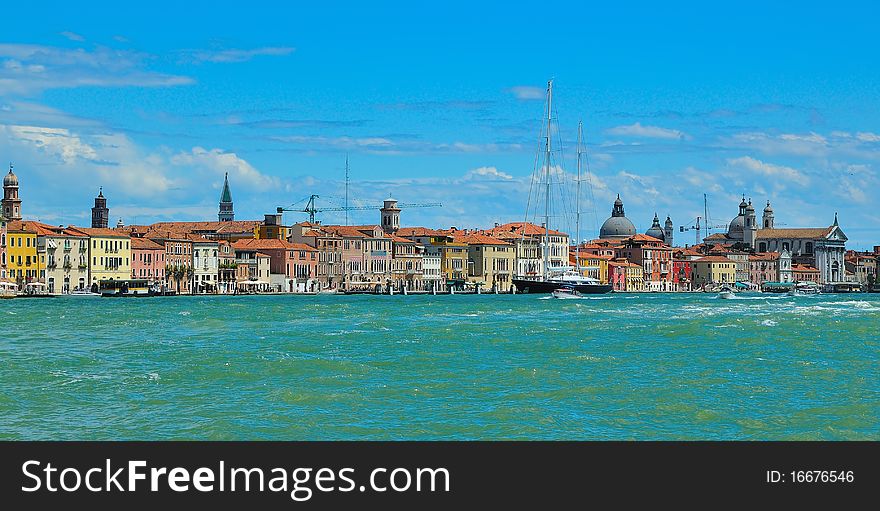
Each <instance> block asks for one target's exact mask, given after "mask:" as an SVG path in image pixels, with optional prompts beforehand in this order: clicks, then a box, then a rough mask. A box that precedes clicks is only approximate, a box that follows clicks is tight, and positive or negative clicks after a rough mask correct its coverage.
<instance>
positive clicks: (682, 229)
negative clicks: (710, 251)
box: [678, 216, 727, 245]
mask: <svg viewBox="0 0 880 511" xmlns="http://www.w3.org/2000/svg"><path fill="white" fill-rule="evenodd" d="M700 220H703V217H700V216H698V217H697V218H696V220H694V222H693V223H692V225H689V226H685V225H682V226H679V228H678V231H679V232H688V231H696V240H697V241H696V242H695V243H694V245H699V244H700V243H701V242H702V241H703V238H702V237H700V233H701V232H702V230H703V229H706V230H707V231H709V230H711V229H727V226H726V225H703V226H700Z"/></svg>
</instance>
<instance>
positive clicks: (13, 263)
mask: <svg viewBox="0 0 880 511" xmlns="http://www.w3.org/2000/svg"><path fill="white" fill-rule="evenodd" d="M35 223H37V222H31V221H27V220H10V221H7V222H6V258H7V260H6V272H7V277H6V278H7V279H8V280H10V281H12V282H15V283H16V284H17V285H18V287H19V288H21V289H22V290H23V289H24V287H25V286H26V285H27V284H29V283H31V282H37V281H38V280H39V278H40V277H41V276H45V269H46V266H45V255H44V256H43V257H44V260H43V261H40V260H39V259H38V258H37V231H36V229H35V228H34V226H33V224H35Z"/></svg>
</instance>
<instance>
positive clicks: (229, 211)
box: [217, 172, 235, 222]
mask: <svg viewBox="0 0 880 511" xmlns="http://www.w3.org/2000/svg"><path fill="white" fill-rule="evenodd" d="M217 220H219V221H220V222H233V221H235V211H234V210H233V207H232V192H231V191H230V190H229V172H227V173H226V174H225V175H224V176H223V191H222V192H220V212H219V213H218V214H217Z"/></svg>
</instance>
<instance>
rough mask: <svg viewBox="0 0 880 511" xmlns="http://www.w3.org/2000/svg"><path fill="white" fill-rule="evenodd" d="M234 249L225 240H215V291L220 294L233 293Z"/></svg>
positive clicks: (235, 265)
mask: <svg viewBox="0 0 880 511" xmlns="http://www.w3.org/2000/svg"><path fill="white" fill-rule="evenodd" d="M237 266H238V265H237V264H236V263H235V250H233V249H232V244H231V243H229V242H228V241H226V240H219V241H217V292H218V293H220V294H233V293H235V270H236V268H237Z"/></svg>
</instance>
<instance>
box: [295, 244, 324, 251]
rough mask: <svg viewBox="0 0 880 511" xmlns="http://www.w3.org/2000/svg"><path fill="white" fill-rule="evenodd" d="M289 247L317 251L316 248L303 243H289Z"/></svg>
mask: <svg viewBox="0 0 880 511" xmlns="http://www.w3.org/2000/svg"><path fill="white" fill-rule="evenodd" d="M290 248H292V249H294V250H303V251H305V252H317V251H318V249H317V248H315V247H313V246H310V245H306V244H305V243H290Z"/></svg>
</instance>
